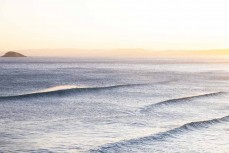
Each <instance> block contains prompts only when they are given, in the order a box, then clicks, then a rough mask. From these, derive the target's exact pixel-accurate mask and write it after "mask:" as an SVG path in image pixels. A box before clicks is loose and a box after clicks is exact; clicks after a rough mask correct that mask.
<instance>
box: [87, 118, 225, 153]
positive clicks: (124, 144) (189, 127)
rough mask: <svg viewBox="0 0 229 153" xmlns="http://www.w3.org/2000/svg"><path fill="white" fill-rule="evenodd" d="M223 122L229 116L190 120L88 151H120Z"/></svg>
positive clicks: (94, 152) (101, 152)
mask: <svg viewBox="0 0 229 153" xmlns="http://www.w3.org/2000/svg"><path fill="white" fill-rule="evenodd" d="M225 122H229V116H225V117H222V118H215V119H212V120H206V121H198V122H190V123H187V124H184V125H182V126H180V127H177V128H174V129H171V130H169V131H165V132H161V133H157V134H154V135H150V136H146V137H142V138H137V139H131V140H126V141H125V140H124V141H120V142H116V143H110V144H106V145H104V146H101V147H99V148H98V149H96V150H90V152H93V153H98V152H100V153H103V152H104V153H105V152H120V151H121V150H122V149H125V148H131V146H134V145H141V144H144V143H147V142H152V141H163V140H164V139H166V138H169V137H172V138H173V137H175V136H177V135H179V134H183V133H184V132H189V131H193V130H200V129H203V128H208V127H210V126H213V125H216V124H220V123H225Z"/></svg>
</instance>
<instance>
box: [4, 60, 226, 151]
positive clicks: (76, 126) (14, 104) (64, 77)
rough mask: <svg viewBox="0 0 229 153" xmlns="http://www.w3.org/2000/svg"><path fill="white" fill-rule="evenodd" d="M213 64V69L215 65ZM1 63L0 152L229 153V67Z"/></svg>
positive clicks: (151, 63) (149, 63)
mask: <svg viewBox="0 0 229 153" xmlns="http://www.w3.org/2000/svg"><path fill="white" fill-rule="evenodd" d="M211 62H212V61H211ZM211 62H207V63H206V62H203V63H201V62H191V61H189V62H185V61H177V60H155V59H145V60H143V59H132V60H131V59H122V60H111V59H110V60H108V59H107V60H104V59H74V58H68V59H67V58H51V59H49V58H18V59H12V58H1V59H0V152H34V153H36V152H104V153H110V152H111V153H116V152H117V153H120V152H131V153H132V152H140V153H141V152H146V153H148V152H153V153H157V152H159V153H160V152H171V153H173V152H174V153H178V152H184V153H204V152H206V153H209V152H213V153H215V152H216V153H228V152H229V102H228V98H229V94H228V92H229V64H226V63H214V62H213V63H211Z"/></svg>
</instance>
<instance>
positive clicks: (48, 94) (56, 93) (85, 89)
mask: <svg viewBox="0 0 229 153" xmlns="http://www.w3.org/2000/svg"><path fill="white" fill-rule="evenodd" d="M140 85H146V84H123V85H113V86H105V87H80V88H79V87H73V88H66V89H60V90H43V91H39V92H34V93H28V94H22V95H14V96H4V97H0V100H14V99H24V98H40V97H62V96H68V95H72V94H77V93H84V92H93V91H100V90H112V89H116V88H122V87H133V86H140Z"/></svg>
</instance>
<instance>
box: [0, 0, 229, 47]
mask: <svg viewBox="0 0 229 153" xmlns="http://www.w3.org/2000/svg"><path fill="white" fill-rule="evenodd" d="M228 6H229V1H228V0H0V51H7V50H27V49H60V48H80V49H116V48H144V49H147V50H205V49H224V48H229V43H228V40H229V28H228V27H229V9H228Z"/></svg>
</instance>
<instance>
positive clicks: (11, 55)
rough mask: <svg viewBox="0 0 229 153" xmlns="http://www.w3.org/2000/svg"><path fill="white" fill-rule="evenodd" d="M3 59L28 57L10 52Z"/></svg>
mask: <svg viewBox="0 0 229 153" xmlns="http://www.w3.org/2000/svg"><path fill="white" fill-rule="evenodd" d="M2 57H26V56H25V55H23V54H21V53H18V52H13V51H10V52H7V53H5V55H3V56H2Z"/></svg>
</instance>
